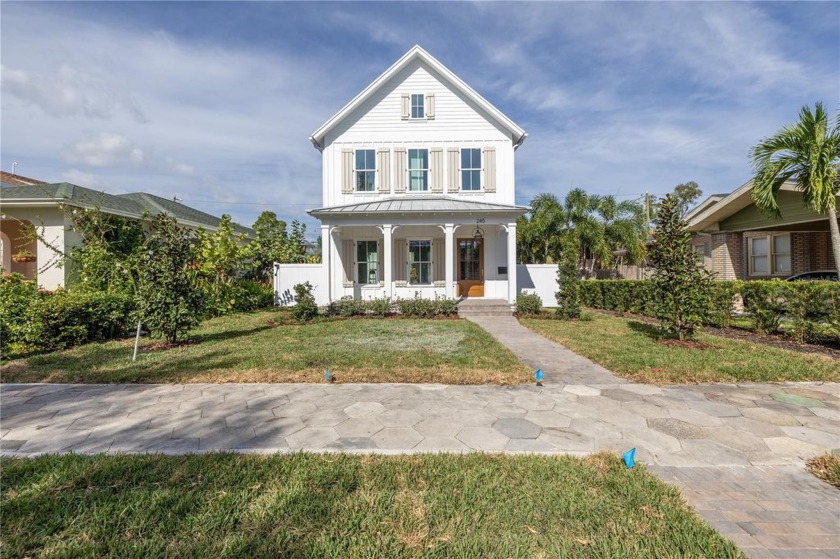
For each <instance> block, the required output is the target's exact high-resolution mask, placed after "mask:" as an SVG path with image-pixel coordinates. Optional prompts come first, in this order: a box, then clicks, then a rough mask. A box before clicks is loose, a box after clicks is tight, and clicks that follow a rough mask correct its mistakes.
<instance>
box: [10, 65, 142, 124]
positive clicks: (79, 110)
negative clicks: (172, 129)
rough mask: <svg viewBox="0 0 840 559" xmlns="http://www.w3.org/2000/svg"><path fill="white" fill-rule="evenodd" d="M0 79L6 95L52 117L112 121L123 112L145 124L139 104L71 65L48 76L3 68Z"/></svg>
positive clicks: (64, 66)
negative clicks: (82, 117) (76, 117)
mask: <svg viewBox="0 0 840 559" xmlns="http://www.w3.org/2000/svg"><path fill="white" fill-rule="evenodd" d="M0 76H2V80H0V82H2V89H3V92H4V93H5V94H7V95H11V96H13V97H16V98H18V99H20V100H22V101H24V102H25V103H27V104H31V105H33V106H36V107H39V108H40V109H41V110H43V111H44V112H45V113H47V114H48V115H50V116H54V117H58V118H61V117H67V116H76V115H84V116H86V117H90V118H96V119H109V118H111V117H112V116H114V114H115V113H116V112H118V111H120V110H122V111H125V112H126V113H127V114H129V115H131V116H132V118H134V120H136V121H137V122H145V121H146V116H145V114H144V113H143V110H142V108H141V107H140V106H139V104H138V103H137V102H136V101H135V100H134V99H132V98H131V96H130V95H128V94H126V93H125V92H123V91H121V90H120V88H118V87H116V86H115V85H114V84H113V83H112V82H111V81H110V80H107V79H103V78H101V77H97V76H95V75H93V74H90V73H87V72H84V71H80V70H78V69H77V68H74V67H72V66H70V65H68V64H62V65H61V66H60V67H59V68H57V69H55V70H54V71H50V72H49V73H45V74H42V73H39V72H33V71H28V70H23V69H19V68H12V67H9V66H6V65H0Z"/></svg>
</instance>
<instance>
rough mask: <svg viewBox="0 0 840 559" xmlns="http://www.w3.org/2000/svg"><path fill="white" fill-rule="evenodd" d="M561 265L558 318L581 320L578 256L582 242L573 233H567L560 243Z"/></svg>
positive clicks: (558, 266)
mask: <svg viewBox="0 0 840 559" xmlns="http://www.w3.org/2000/svg"><path fill="white" fill-rule="evenodd" d="M560 247H561V253H560V264H558V265H557V286H558V287H559V288H560V290H559V291H557V293H556V294H555V297H556V299H557V318H561V319H564V320H570V319H573V318H580V278H579V277H578V254H579V253H580V240H579V239H578V238H577V236H576V235H575V234H573V233H567V234H566V235H565V236H564V238H563V240H562V241H561V243H560Z"/></svg>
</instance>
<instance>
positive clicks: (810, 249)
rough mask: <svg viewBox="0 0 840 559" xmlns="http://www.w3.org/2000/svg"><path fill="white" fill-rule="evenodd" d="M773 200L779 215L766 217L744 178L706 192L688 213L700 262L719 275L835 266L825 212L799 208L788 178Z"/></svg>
mask: <svg viewBox="0 0 840 559" xmlns="http://www.w3.org/2000/svg"><path fill="white" fill-rule="evenodd" d="M778 201H779V208H780V209H781V212H782V218H781V219H778V220H774V219H770V218H768V217H766V216H765V215H764V214H762V213H761V211H759V209H758V208H757V207H756V206H755V203H753V200H752V182H748V183H746V184H744V185H743V186H741V187H740V188H738V189H737V190H735V191H734V192H732V193H730V194H715V195H712V196H709V198H707V199H706V200H705V201H703V202H702V203H700V204H699V205H698V206H697V207H696V208H694V209H693V210H691V211H690V212H688V214H687V215H686V219H687V221H688V224H689V229H690V230H691V231H692V232H694V233H695V237H694V240H693V243H694V246H695V249H696V250H697V253H698V258H702V259H703V263H704V265H705V267H706V268H707V269H708V270H711V271H712V272H714V273H715V274H716V277H717V278H718V279H724V280H733V279H738V280H746V279H768V278H774V277H778V278H786V277H788V276H791V275H794V274H799V273H802V272H810V271H814V270H836V269H837V266H836V264H835V263H834V257H833V255H832V253H831V240H830V236H829V229H828V217H827V216H825V215H820V214H818V213H816V212H815V211H814V210H811V209H809V208H807V207H805V205H804V204H803V203H802V193H801V192H799V191H797V190H796V189H795V187H794V185H793V183H785V184H784V185H782V189H781V191H780V192H779V196H778ZM839 201H840V200H839ZM838 206H840V204H838Z"/></svg>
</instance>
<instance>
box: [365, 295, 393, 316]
mask: <svg viewBox="0 0 840 559" xmlns="http://www.w3.org/2000/svg"><path fill="white" fill-rule="evenodd" d="M365 305H366V307H367V310H368V313H370V314H372V315H373V316H379V317H385V316H388V315H389V314H391V313H392V310H391V300H390V299H388V298H385V299H371V300H370V301H366V302H365Z"/></svg>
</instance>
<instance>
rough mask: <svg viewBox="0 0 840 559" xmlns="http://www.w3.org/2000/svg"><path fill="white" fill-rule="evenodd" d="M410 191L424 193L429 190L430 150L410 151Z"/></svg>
mask: <svg viewBox="0 0 840 559" xmlns="http://www.w3.org/2000/svg"><path fill="white" fill-rule="evenodd" d="M408 190H409V191H411V192H423V191H425V190H429V150H427V149H410V150H408Z"/></svg>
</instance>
